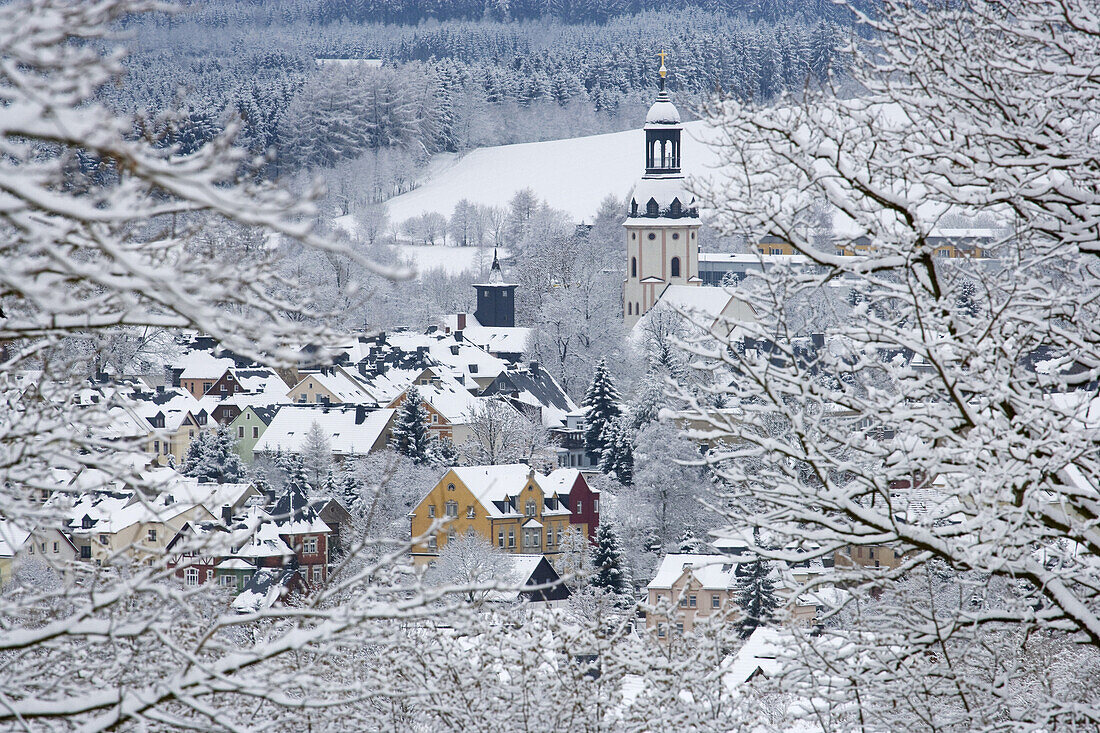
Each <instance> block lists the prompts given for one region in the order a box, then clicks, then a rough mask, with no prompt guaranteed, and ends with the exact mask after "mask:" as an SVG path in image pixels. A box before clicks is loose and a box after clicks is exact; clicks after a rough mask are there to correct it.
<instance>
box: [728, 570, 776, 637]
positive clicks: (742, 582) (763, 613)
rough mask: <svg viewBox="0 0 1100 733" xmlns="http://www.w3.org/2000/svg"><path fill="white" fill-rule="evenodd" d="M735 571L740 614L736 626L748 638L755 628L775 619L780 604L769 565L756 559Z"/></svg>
mask: <svg viewBox="0 0 1100 733" xmlns="http://www.w3.org/2000/svg"><path fill="white" fill-rule="evenodd" d="M737 571H738V579H737V587H736V593H737V605H738V606H739V607H740V608H741V613H742V617H741V621H740V622H739V623H738V626H739V627H740V629H741V635H742V636H745V637H748V636H750V635H751V634H752V632H753V631H754V630H755V629H756V628H757V627H760V626H763V625H764V624H766V623H768V622H770V621H772V620H773V619H774V618H775V612H776V610H778V609H779V606H780V603H779V598H778V597H777V596H776V595H775V581H774V580H773V579H772V578H771V571H772V568H771V563H769V562H767V561H766V560H760V559H757V560H754V561H753V562H750V563H745V564H742V565H740V566H739V567H738V568H737Z"/></svg>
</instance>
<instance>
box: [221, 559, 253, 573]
mask: <svg viewBox="0 0 1100 733" xmlns="http://www.w3.org/2000/svg"><path fill="white" fill-rule="evenodd" d="M214 567H216V568H218V569H220V570H253V569H254V568H255V566H254V565H252V563H249V562H246V561H245V560H242V559H241V558H239V557H231V558H229V559H228V560H222V561H221V562H220V563H218V564H217V565H215V566H214Z"/></svg>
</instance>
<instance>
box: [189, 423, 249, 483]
mask: <svg viewBox="0 0 1100 733" xmlns="http://www.w3.org/2000/svg"><path fill="white" fill-rule="evenodd" d="M182 473H183V475H184V476H193V477H194V478H197V479H198V480H199V481H204V482H215V483H219V484H227V483H236V482H238V481H243V480H244V477H245V468H244V464H243V463H241V457H240V455H238V454H237V441H236V440H234V439H233V435H232V434H231V433H230V432H229V428H228V427H226V426H225V425H219V426H218V429H217V430H204V431H202V432H201V433H199V434H198V435H197V436H196V437H195V439H194V440H192V441H191V445H189V446H188V447H187V457H186V458H185V459H184V462H183V471H182Z"/></svg>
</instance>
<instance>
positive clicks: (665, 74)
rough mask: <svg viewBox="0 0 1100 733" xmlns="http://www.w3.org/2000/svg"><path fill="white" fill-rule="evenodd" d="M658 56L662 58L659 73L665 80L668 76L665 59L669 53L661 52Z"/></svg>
mask: <svg viewBox="0 0 1100 733" xmlns="http://www.w3.org/2000/svg"><path fill="white" fill-rule="evenodd" d="M657 55H658V56H660V57H661V68H660V70H659V73H660V74H661V78H662V79H664V78H665V76H667V75H668V69H666V68H665V57H666V56H668V52H667V51H661V52H660V53H659V54H657Z"/></svg>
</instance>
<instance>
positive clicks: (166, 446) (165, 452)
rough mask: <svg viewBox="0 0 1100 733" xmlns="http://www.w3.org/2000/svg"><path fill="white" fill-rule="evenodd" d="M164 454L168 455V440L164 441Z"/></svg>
mask: <svg viewBox="0 0 1100 733" xmlns="http://www.w3.org/2000/svg"><path fill="white" fill-rule="evenodd" d="M164 455H168V441H167V440H166V441H164Z"/></svg>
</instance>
